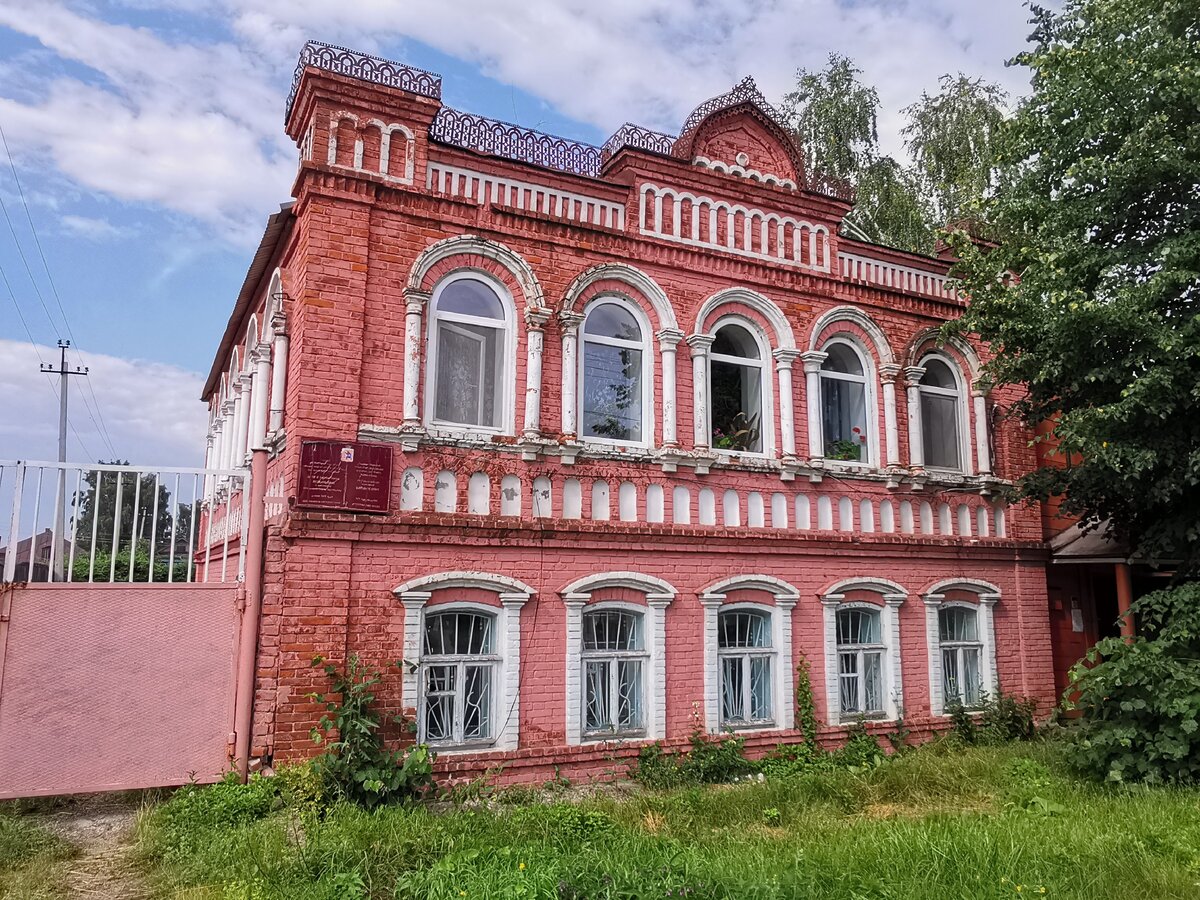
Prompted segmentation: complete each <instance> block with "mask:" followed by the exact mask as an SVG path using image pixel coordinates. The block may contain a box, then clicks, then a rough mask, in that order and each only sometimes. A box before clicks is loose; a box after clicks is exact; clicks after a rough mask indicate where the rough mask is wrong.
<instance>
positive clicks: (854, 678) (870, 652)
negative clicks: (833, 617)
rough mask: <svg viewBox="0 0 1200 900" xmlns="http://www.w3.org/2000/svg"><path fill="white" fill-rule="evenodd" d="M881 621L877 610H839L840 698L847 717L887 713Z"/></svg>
mask: <svg viewBox="0 0 1200 900" xmlns="http://www.w3.org/2000/svg"><path fill="white" fill-rule="evenodd" d="M880 619H881V617H880V613H879V611H878V610H874V609H862V608H858V607H851V608H849V609H839V610H838V613H837V645H838V646H837V649H838V697H839V701H840V706H841V712H842V713H843V714H848V715H855V714H858V715H879V714H881V713H883V711H884V693H883V641H882V632H881V624H880Z"/></svg>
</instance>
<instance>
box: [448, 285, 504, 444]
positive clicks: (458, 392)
mask: <svg viewBox="0 0 1200 900" xmlns="http://www.w3.org/2000/svg"><path fill="white" fill-rule="evenodd" d="M515 313H516V310H515V308H514V304H513V299H512V297H511V295H510V294H509V293H508V289H507V288H506V287H505V286H504V285H503V284H502V283H500V282H499V281H497V280H496V279H495V278H493V277H492V276H490V275H487V274H484V273H482V272H477V271H475V270H472V269H461V270H458V271H456V272H452V273H450V274H449V275H447V276H445V277H444V278H442V279H441V280H440V281H439V282H438V283H437V286H436V287H435V288H434V290H433V295H432V298H431V300H430V315H429V334H428V338H427V344H426V346H427V348H428V357H429V358H428V360H427V362H426V373H427V374H426V378H425V383H426V385H427V386H428V389H427V391H426V396H425V422H426V424H427V427H429V428H431V429H439V430H448V431H456V432H461V431H466V432H468V433H478V432H487V433H494V434H495V433H498V434H512V433H513V413H514V408H515V406H516V385H515V383H514V379H515V371H516V366H515V365H514V363H513V360H514V358H515V355H516V344H517V335H516V323H515Z"/></svg>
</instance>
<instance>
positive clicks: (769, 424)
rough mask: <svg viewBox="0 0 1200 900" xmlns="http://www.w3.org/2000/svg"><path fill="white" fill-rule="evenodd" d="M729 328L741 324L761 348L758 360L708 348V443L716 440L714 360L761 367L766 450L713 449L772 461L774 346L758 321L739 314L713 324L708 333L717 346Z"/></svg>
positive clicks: (761, 413) (762, 429)
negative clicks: (713, 439)
mask: <svg viewBox="0 0 1200 900" xmlns="http://www.w3.org/2000/svg"><path fill="white" fill-rule="evenodd" d="M726 325H739V326H741V327H742V328H744V329H746V331H747V332H749V334H750V337H751V338H753V340H754V343H755V344H756V345H757V347H758V359H757V360H753V359H746V358H745V357H742V356H726V355H725V354H724V353H714V352H713V350H712V347H711V346H710V347H709V348H708V354H707V357H708V358H707V360H706V362H705V365H706V366H707V371H706V372H705V376H706V378H705V381H706V382H707V384H706V385H705V387H706V389H707V391H708V398H707V400H708V402H707V404H706V409H705V413H706V419H707V421H706V422H705V424H704V427H705V429H706V433H707V434H708V441H709V442H710V443H711V441H712V429H713V396H712V391H713V377H712V364H713V361H714V360H715V361H716V362H723V363H727V364H729V365H735V366H744V367H746V368H757V369H758V374H759V377H758V381H759V397H760V398H761V400H760V403H759V405H760V406H761V410H760V411H759V436H760V438H761V440H762V450H757V451H752V450H727V449H720V448H717V447H713V448H712V449H713V451H714V452H715V453H723V454H728V455H729V456H730V457H732V458H746V459H770V458H772V457H773V456H774V455H775V404H774V395H773V393H772V390H771V382H772V380H773V379H772V378H771V368H772V356H771V345H770V342H769V340H768V339H767V336H766V335H765V334H763V331H762V329H761V328H760V327H759V326H758V324H757V323H756V322H754V321H753V320H751V319H747V318H746V317H745V316H739V315H736V314H730V315H725V316H722V317H721V318H719V319H717V321H716V322H714V323H713V325H712V328H710V329H709V330H708V334H709V335H711V336H712V338H713V342H714V343H715V342H716V338H717V332H719V331H720V330H721V329H722V328H724V327H725V326H726Z"/></svg>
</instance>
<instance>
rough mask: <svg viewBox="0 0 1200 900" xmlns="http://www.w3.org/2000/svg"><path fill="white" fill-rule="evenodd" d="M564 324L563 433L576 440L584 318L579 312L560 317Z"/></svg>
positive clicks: (560, 315) (562, 313)
mask: <svg viewBox="0 0 1200 900" xmlns="http://www.w3.org/2000/svg"><path fill="white" fill-rule="evenodd" d="M558 319H559V321H560V322H561V323H562V433H563V436H564V437H566V438H567V439H568V440H574V439H575V438H576V437H577V436H578V433H579V420H578V413H577V411H576V404H577V403H578V402H579V326H580V325H581V324H582V323H583V316H582V315H581V314H580V313H577V312H566V311H565V310H564V311H563V312H561V313H559V315H558Z"/></svg>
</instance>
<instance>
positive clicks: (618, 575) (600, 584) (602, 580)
mask: <svg viewBox="0 0 1200 900" xmlns="http://www.w3.org/2000/svg"><path fill="white" fill-rule="evenodd" d="M611 588H625V589H627V590H631V591H641V592H642V593H644V594H655V595H659V596H671V597H674V596H675V595H676V594H677V593H679V591H677V590H676V589H675V586H674V585H673V584H671V583H670V582H669V581H664V580H663V579H661V578H656V577H655V576H653V575H644V574H642V573H641V572H597V573H596V574H594V575H585V576H584V577H583V578H579V579H576V580H575V581H572V582H571V583H570V584H568V585H567V586H566V587H563V588H561V589H559V592H558V593H559V594H560V595H562V596H563V597H566V596H568V595H570V594H576V595H578V594H591V593H593V592H595V591H599V590H604V589H611Z"/></svg>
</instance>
